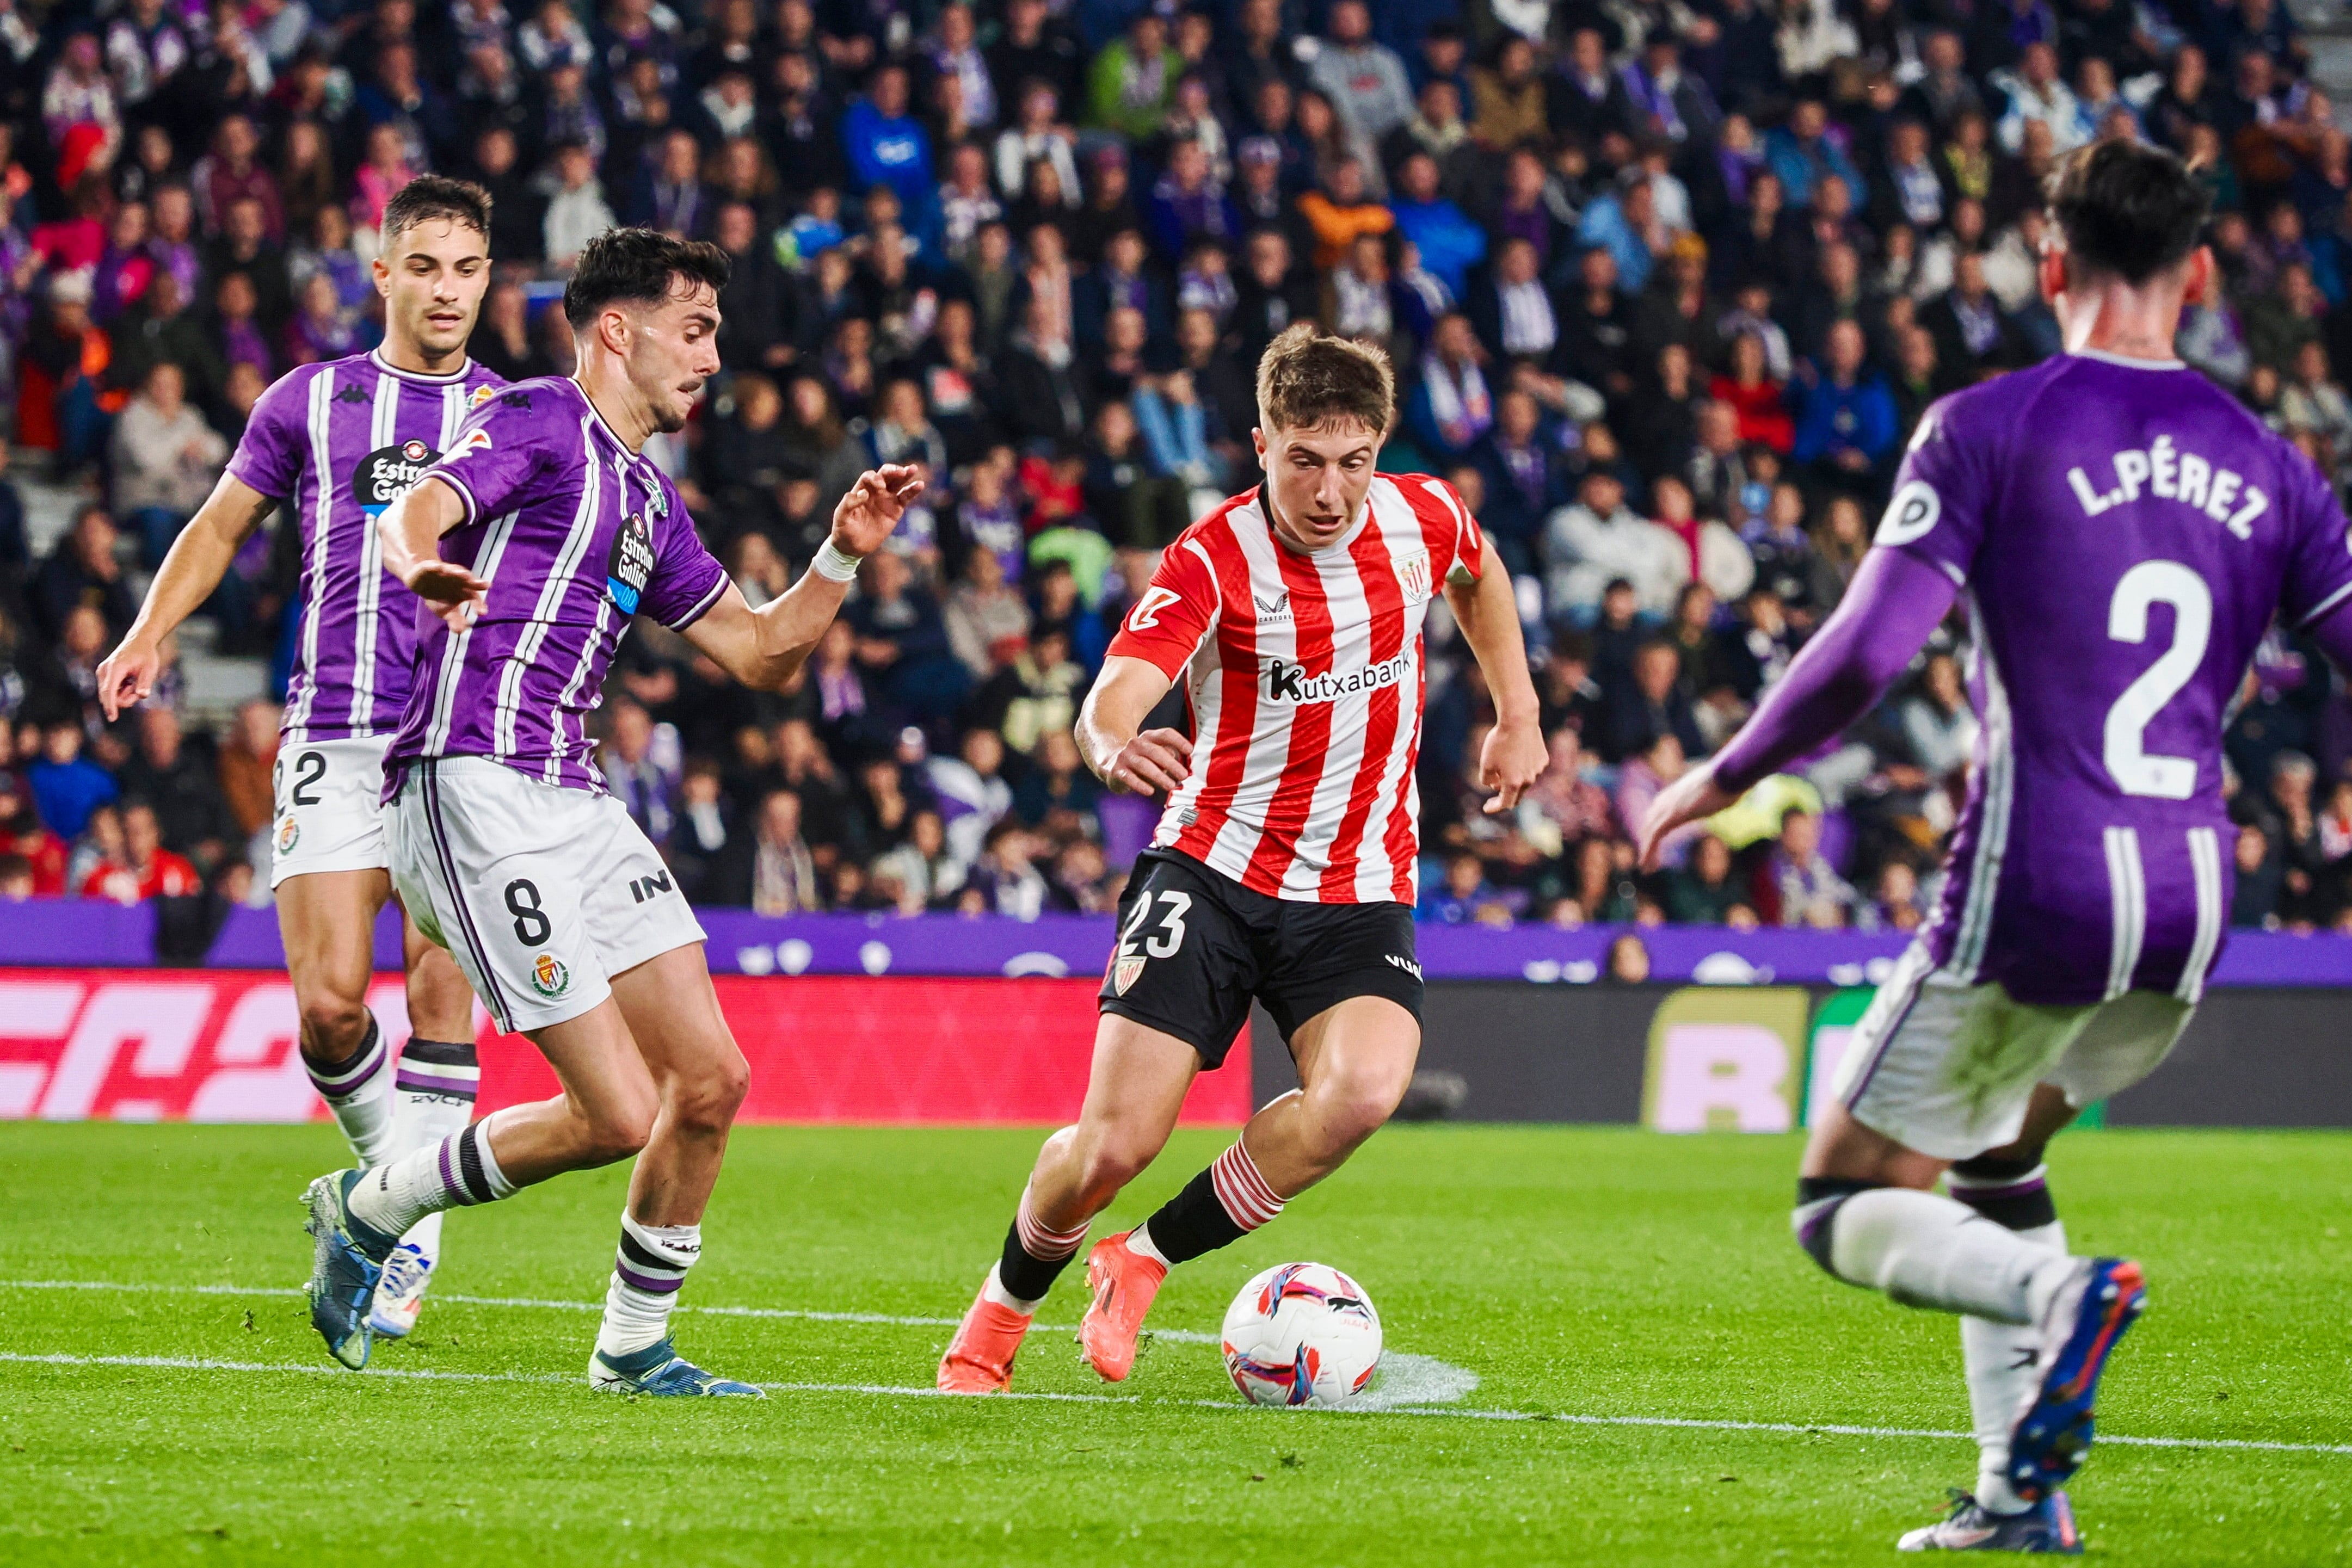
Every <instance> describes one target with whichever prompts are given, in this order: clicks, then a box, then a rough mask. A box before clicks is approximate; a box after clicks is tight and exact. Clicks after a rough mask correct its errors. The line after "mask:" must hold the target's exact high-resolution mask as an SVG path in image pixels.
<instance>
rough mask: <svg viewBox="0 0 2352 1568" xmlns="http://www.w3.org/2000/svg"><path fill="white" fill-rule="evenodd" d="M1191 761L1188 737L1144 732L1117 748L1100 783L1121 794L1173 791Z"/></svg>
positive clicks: (1170, 732) (1163, 731)
mask: <svg viewBox="0 0 2352 1568" xmlns="http://www.w3.org/2000/svg"><path fill="white" fill-rule="evenodd" d="M1191 763H1192V740H1191V739H1190V738H1189V737H1186V736H1184V735H1183V734H1181V732H1179V731H1177V730H1172V729H1147V730H1145V731H1144V732H1143V733H1142V734H1141V735H1139V736H1137V737H1135V738H1134V739H1133V740H1130V741H1129V742H1128V743H1127V744H1126V745H1125V746H1122V747H1119V748H1118V752H1117V753H1116V754H1115V755H1114V756H1113V757H1112V758H1111V759H1110V762H1109V764H1108V766H1107V767H1105V768H1103V782H1104V783H1106V784H1108V785H1109V786H1110V787H1111V788H1112V789H1117V790H1119V791H1120V792H1121V793H1123V794H1129V795H1149V794H1150V793H1151V792H1152V791H1153V790H1155V789H1158V790H1163V791H1169V792H1173V791H1174V790H1176V789H1180V788H1181V787H1182V785H1183V783H1184V774H1185V771H1186V769H1187V768H1189V767H1190V765H1191Z"/></svg>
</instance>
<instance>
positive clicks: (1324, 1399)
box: [1223, 1263, 1381, 1406]
mask: <svg viewBox="0 0 2352 1568" xmlns="http://www.w3.org/2000/svg"><path fill="white" fill-rule="evenodd" d="M1223 1346H1224V1353H1225V1370H1226V1371H1227V1372H1228V1373H1230V1374H1232V1375H1233V1379H1234V1387H1236V1388H1238V1389H1240V1390H1241V1391H1242V1397H1243V1398H1244V1399H1246V1400H1248V1401H1249V1402H1250V1403H1251V1404H1253V1405H1318V1406H1332V1405H1345V1404H1347V1403H1348V1401H1349V1400H1350V1399H1353V1398H1354V1397H1356V1396H1358V1395H1359V1394H1361V1393H1362V1392H1363V1391H1364V1390H1365V1389H1366V1388H1368V1387H1370V1385H1371V1381H1372V1374H1373V1372H1375V1371H1376V1370H1378V1368H1379V1366H1380V1364H1381V1315H1380V1313H1379V1312H1375V1311H1373V1310H1372V1299H1371V1297H1370V1296H1368V1295H1366V1294H1365V1293H1364V1288H1363V1287H1362V1286H1361V1285H1359V1284H1358V1283H1356V1281H1353V1280H1350V1279H1349V1278H1348V1276H1347V1275H1345V1274H1342V1273H1341V1272H1339V1270H1337V1269H1333V1268H1328V1267H1327V1266H1325V1265H1324V1264H1321V1263H1284V1264H1281V1265H1279V1266H1277V1267H1276V1268H1272V1269H1268V1270H1266V1271H1265V1273H1263V1274H1260V1275H1259V1276H1258V1277H1257V1278H1256V1279H1255V1280H1252V1281H1250V1282H1249V1283H1248V1284H1246V1285H1244V1286H1243V1287H1242V1293H1241V1294H1240V1295H1238V1296H1235V1297H1234V1304H1233V1305H1232V1306H1230V1307H1228V1308H1226V1309H1225V1328H1224V1333H1223Z"/></svg>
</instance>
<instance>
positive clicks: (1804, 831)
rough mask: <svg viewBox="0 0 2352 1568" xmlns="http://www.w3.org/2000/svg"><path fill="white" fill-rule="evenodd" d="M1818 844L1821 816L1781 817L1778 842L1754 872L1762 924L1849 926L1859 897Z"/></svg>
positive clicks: (1796, 811)
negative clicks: (1755, 873) (1755, 872)
mask: <svg viewBox="0 0 2352 1568" xmlns="http://www.w3.org/2000/svg"><path fill="white" fill-rule="evenodd" d="M1821 844H1822V826H1821V819H1820V818H1819V817H1817V816H1815V815H1814V814H1813V813H1812V812H1811V811H1808V810H1803V809H1801V808H1798V807H1791V808H1790V810H1788V811H1786V812H1784V813H1783V814H1782V815H1781V818H1780V834H1779V836H1778V839H1777V841H1776V842H1775V843H1774V844H1773V846H1772V850H1771V852H1770V853H1769V854H1768V855H1767V856H1766V857H1765V859H1764V862H1763V863H1762V865H1761V866H1760V867H1759V868H1758V871H1757V877H1756V909H1757V913H1758V915H1760V916H1761V917H1762V918H1763V920H1764V921H1765V923H1766V924H1768V925H1810V926H1813V927H1815V928H1817V929H1822V930H1837V929H1840V928H1842V927H1843V926H1844V925H1847V924H1848V923H1849V921H1850V919H1851V917H1852V915H1853V911H1854V909H1855V908H1856V906H1857V905H1858V904H1860V903H1861V898H1860V895H1859V894H1856V893H1855V892H1854V890H1853V887H1852V886H1851V885H1849V884H1848V883H1847V882H1846V880H1845V879H1844V878H1843V877H1842V876H1840V875H1839V874H1838V873H1837V868H1836V867H1834V866H1832V865H1831V864H1830V862H1829V860H1828V858H1827V857H1826V856H1824V855H1823V854H1822V849H1821Z"/></svg>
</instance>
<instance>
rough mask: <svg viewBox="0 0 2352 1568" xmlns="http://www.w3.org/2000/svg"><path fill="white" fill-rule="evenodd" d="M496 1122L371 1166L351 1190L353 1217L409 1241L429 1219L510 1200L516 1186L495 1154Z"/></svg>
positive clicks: (490, 1119)
mask: <svg viewBox="0 0 2352 1568" xmlns="http://www.w3.org/2000/svg"><path fill="white" fill-rule="evenodd" d="M497 1121H498V1118H497V1117H496V1116H492V1117H488V1118H487V1119H486V1120H483V1121H480V1122H477V1123H475V1124H473V1125H472V1126H470V1127H467V1128H466V1129H464V1130H463V1131H461V1132H458V1133H455V1134H451V1135H450V1136H448V1137H446V1138H444V1139H442V1140H441V1141H440V1142H439V1143H437V1144H428V1145H425V1147H424V1148H421V1149H418V1150H416V1151H415V1152H414V1153H412V1154H406V1155H402V1156H401V1157H400V1158H398V1159H396V1160H394V1161H393V1162H392V1163H391V1164H389V1165H383V1166H373V1167H372V1168H371V1169H370V1170H369V1171H368V1172H367V1174H366V1175H364V1176H362V1177H360V1180H359V1185H358V1186H354V1187H352V1196H351V1211H352V1218H354V1219H357V1220H358V1221H360V1222H361V1223H362V1225H366V1226H370V1227H372V1228H374V1229H377V1230H380V1231H382V1232H383V1233H384V1234H385V1235H386V1236H404V1235H406V1234H407V1233H408V1229H409V1228H410V1227H411V1226H413V1225H415V1223H416V1222H417V1221H418V1220H420V1219H422V1218H425V1216H426V1215H428V1214H438V1213H440V1212H441V1211H442V1210H443V1209H446V1208H458V1207H470V1206H471V1205H474V1204H477V1203H495V1202H496V1201H498V1200H499V1198H502V1197H512V1196H513V1195H514V1192H515V1184H514V1183H512V1182H510V1181H509V1180H508V1179H507V1176H506V1173H505V1172H504V1171H502V1170H500V1169H499V1162H498V1160H497V1158H496V1157H495V1156H494V1155H492V1154H491V1153H490V1128H491V1126H492V1125H493V1124H496V1123H497Z"/></svg>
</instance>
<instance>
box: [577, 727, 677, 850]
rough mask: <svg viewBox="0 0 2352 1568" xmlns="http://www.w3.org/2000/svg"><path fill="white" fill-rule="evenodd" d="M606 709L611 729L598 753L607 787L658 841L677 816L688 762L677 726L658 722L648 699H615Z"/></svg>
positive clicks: (663, 838)
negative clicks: (679, 790)
mask: <svg viewBox="0 0 2352 1568" xmlns="http://www.w3.org/2000/svg"><path fill="white" fill-rule="evenodd" d="M604 711H605V714H606V716H607V718H606V722H607V725H608V727H609V729H608V733H607V734H606V736H605V737H604V744H603V745H602V746H600V747H598V748H597V757H596V760H597V765H598V766H599V767H600V768H602V769H603V771H604V787H605V788H606V789H610V790H611V791H612V792H613V798H614V800H618V801H620V802H621V805H622V808H623V809H624V810H626V811H627V812H628V813H629V819H630V821H634V822H635V823H636V824H637V826H638V827H640V828H643V829H644V830H645V831H646V837H647V838H649V839H651V840H653V841H654V842H656V843H657V844H658V843H660V842H662V841H664V840H666V839H667V838H668V837H669V833H670V826H671V823H672V822H673V821H675V820H676V807H677V788H678V779H679V777H680V774H681V772H682V770H683V768H684V758H683V757H682V756H681V754H680V752H679V749H678V741H677V729H676V728H675V727H672V726H669V725H667V724H660V725H657V724H656V723H655V722H654V718H653V716H652V715H651V714H649V713H647V712H646V709H645V706H644V705H642V704H640V703H638V702H635V700H633V699H631V698H629V697H625V696H623V697H615V698H614V699H612V700H611V701H610V702H608V703H607V704H606V705H605V709H604Z"/></svg>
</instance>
